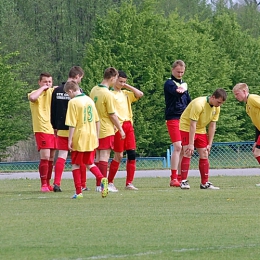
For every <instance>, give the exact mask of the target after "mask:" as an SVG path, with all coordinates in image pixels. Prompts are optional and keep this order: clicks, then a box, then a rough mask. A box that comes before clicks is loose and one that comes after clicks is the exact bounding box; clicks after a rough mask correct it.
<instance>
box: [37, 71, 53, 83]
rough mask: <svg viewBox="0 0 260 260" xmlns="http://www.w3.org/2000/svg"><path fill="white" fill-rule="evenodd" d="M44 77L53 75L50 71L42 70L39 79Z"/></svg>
mask: <svg viewBox="0 0 260 260" xmlns="http://www.w3.org/2000/svg"><path fill="white" fill-rule="evenodd" d="M44 77H46V78H50V77H52V75H51V74H50V73H48V72H42V73H41V74H40V77H39V81H41V80H42V78H44Z"/></svg>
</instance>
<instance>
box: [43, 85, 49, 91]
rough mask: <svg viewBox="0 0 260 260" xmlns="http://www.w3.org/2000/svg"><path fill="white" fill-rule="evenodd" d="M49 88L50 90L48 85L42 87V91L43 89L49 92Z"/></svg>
mask: <svg viewBox="0 0 260 260" xmlns="http://www.w3.org/2000/svg"><path fill="white" fill-rule="evenodd" d="M48 88H50V86H48V85H44V86H42V89H43V90H44V91H45V90H47V89H48Z"/></svg>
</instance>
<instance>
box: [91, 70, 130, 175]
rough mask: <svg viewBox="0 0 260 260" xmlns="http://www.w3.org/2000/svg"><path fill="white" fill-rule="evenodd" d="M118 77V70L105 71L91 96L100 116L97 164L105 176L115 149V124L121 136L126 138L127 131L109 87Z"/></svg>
mask: <svg viewBox="0 0 260 260" xmlns="http://www.w3.org/2000/svg"><path fill="white" fill-rule="evenodd" d="M117 77H118V71H117V70H116V69H115V68H113V67H109V68H107V69H106V70H105V71H104V76H103V80H102V82H101V83H100V84H98V85H97V86H95V87H93V88H92V90H91V92H90V97H91V98H92V100H94V102H95V105H96V109H97V111H98V115H99V118H100V132H99V146H98V148H97V150H96V165H97V166H98V168H99V169H100V171H101V173H102V174H103V176H104V177H107V168H108V160H109V157H110V152H111V149H114V135H115V129H114V126H115V127H116V128H117V129H118V131H119V133H120V135H121V138H122V139H124V138H125V132H124V130H123V129H122V126H121V124H120V122H119V120H118V117H117V115H116V109H115V97H114V95H113V93H112V92H111V91H109V87H112V86H114V84H115V82H116V80H117Z"/></svg>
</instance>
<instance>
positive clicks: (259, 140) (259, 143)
mask: <svg viewBox="0 0 260 260" xmlns="http://www.w3.org/2000/svg"><path fill="white" fill-rule="evenodd" d="M256 145H260V135H259V136H258V138H257V141H256Z"/></svg>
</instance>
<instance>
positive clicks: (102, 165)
mask: <svg viewBox="0 0 260 260" xmlns="http://www.w3.org/2000/svg"><path fill="white" fill-rule="evenodd" d="M107 166H108V162H105V161H99V163H98V168H99V170H100V171H101V173H102V174H103V176H104V177H107Z"/></svg>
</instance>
